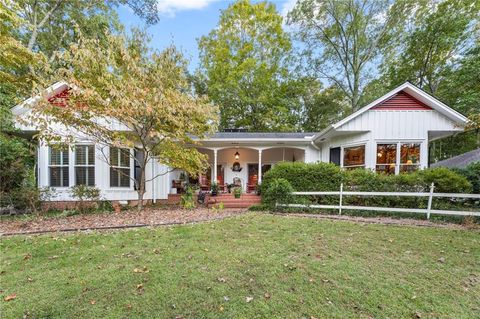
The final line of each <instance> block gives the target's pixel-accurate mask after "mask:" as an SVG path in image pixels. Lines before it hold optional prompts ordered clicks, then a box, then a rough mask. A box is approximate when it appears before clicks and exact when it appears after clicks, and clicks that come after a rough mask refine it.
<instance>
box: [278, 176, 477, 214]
mask: <svg viewBox="0 0 480 319" xmlns="http://www.w3.org/2000/svg"><path fill="white" fill-rule="evenodd" d="M434 189H435V185H434V184H433V183H432V185H430V192H428V193H413V192H344V191H343V184H341V185H340V191H339V192H293V193H292V195H294V196H302V195H304V196H305V195H320V196H325V195H336V196H339V201H338V205H316V204H312V205H305V204H279V203H278V202H277V203H276V206H277V207H292V208H323V209H338V213H339V214H342V210H367V211H381V212H398V213H419V214H427V219H430V215H431V214H437V215H457V216H480V211H459V210H440V209H432V202H433V198H435V197H443V198H473V199H479V200H480V194H457V193H434ZM344 196H371V197H374V196H404V197H428V204H427V208H426V209H422V208H395V207H375V206H350V205H343V204H342V201H343V197H344Z"/></svg>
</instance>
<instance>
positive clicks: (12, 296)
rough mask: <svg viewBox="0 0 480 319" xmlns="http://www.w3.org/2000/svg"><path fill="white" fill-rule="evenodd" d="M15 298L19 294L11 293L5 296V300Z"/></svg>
mask: <svg viewBox="0 0 480 319" xmlns="http://www.w3.org/2000/svg"><path fill="white" fill-rule="evenodd" d="M15 298H17V294H11V295H8V296H6V297H5V298H3V300H5V301H10V300H13V299H15Z"/></svg>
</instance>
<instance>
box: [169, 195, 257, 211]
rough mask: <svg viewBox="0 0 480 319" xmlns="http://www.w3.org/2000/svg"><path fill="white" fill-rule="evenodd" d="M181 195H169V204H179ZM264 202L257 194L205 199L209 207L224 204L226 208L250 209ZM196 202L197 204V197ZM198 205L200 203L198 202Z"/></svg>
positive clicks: (208, 196) (219, 196) (218, 196)
mask: <svg viewBox="0 0 480 319" xmlns="http://www.w3.org/2000/svg"><path fill="white" fill-rule="evenodd" d="M181 196H182V195H179V194H169V195H168V201H167V203H168V204H178V203H180V197H181ZM261 201H262V198H261V197H260V196H258V195H256V194H248V193H247V194H242V195H241V196H240V198H235V197H234V196H233V194H228V193H227V194H218V195H217V196H210V195H207V196H206V198H205V205H206V206H207V207H212V206H214V205H218V204H220V203H223V207H224V208H249V207H251V206H254V205H259V204H260V203H261ZM195 202H197V199H196V196H195ZM207 203H208V205H207ZM197 204H198V202H197Z"/></svg>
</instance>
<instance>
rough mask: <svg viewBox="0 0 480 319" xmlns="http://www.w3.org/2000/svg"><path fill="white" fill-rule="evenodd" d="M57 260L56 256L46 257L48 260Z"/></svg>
mask: <svg viewBox="0 0 480 319" xmlns="http://www.w3.org/2000/svg"><path fill="white" fill-rule="evenodd" d="M57 258H58V256H57V255H54V256H50V257H48V259H57Z"/></svg>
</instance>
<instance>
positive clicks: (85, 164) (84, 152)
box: [75, 145, 95, 186]
mask: <svg viewBox="0 0 480 319" xmlns="http://www.w3.org/2000/svg"><path fill="white" fill-rule="evenodd" d="M75 185H87V186H95V147H94V146H93V145H76V146H75Z"/></svg>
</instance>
